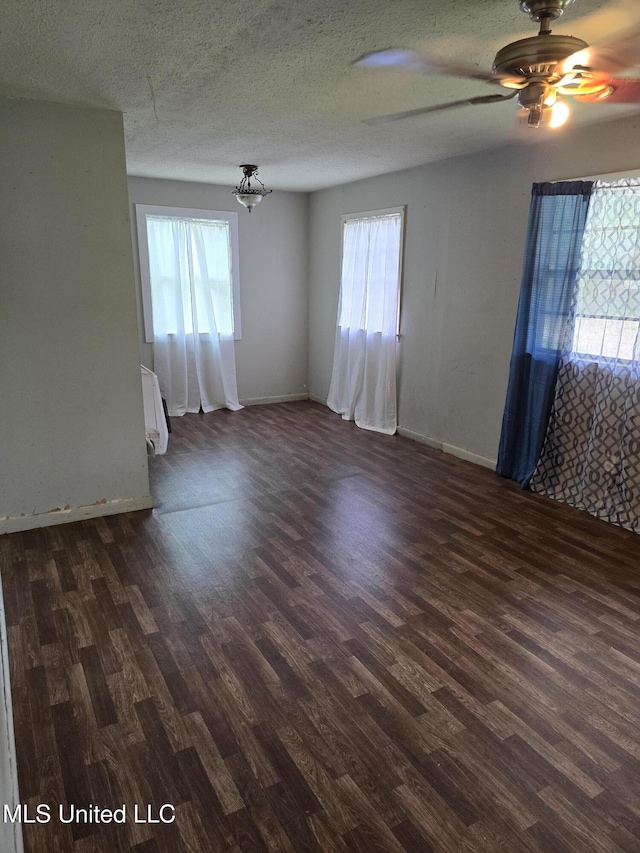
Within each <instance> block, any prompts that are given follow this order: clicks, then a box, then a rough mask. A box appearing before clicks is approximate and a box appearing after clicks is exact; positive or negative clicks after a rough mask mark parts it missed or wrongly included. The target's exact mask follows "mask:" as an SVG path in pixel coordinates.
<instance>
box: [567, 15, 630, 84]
mask: <svg viewBox="0 0 640 853" xmlns="http://www.w3.org/2000/svg"><path fill="white" fill-rule="evenodd" d="M638 66H640V21H636V22H635V23H634V24H633V25H632V26H631V27H628V28H627V29H625V30H622V31H621V32H618V33H616V34H614V35H613V36H612V37H611V38H610V39H608V40H607V41H606V42H602V43H600V44H593V45H591V46H590V47H586V48H584V50H579V51H577V53H572V54H571V56H568V57H567V58H566V59H564V60H563V61H562V62H561V63H560V69H561V71H562V73H564V74H568V73H569V72H570V71H572V70H573V69H574V68H576V67H582V68H588V69H590V70H591V71H595V72H596V73H598V72H606V73H608V74H616V73H618V72H619V71H624V70H625V69H626V68H637V67H638Z"/></svg>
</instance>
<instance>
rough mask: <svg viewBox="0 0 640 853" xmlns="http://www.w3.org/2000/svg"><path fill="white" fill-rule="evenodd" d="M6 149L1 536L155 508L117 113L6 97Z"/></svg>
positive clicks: (1, 160) (1, 169)
mask: <svg viewBox="0 0 640 853" xmlns="http://www.w3.org/2000/svg"><path fill="white" fill-rule="evenodd" d="M0 151H2V156H1V157H0V198H1V199H2V205H1V206H0V364H1V365H2V368H1V371H0V398H1V400H2V404H1V408H0V436H1V439H0V532H6V531H9V530H15V529H27V528H29V527H37V526H41V525H45V524H53V523H57V522H59V521H65V520H70V519H72V518H75V517H83V516H88V515H103V514H106V513H109V512H119V511H123V510H129V509H139V508H142V507H143V506H150V505H151V498H150V497H149V483H148V475H147V456H146V444H145V436H144V420H143V413H142V391H141V381H140V368H139V360H138V347H137V329H136V308H135V294H134V282H133V269H132V260H131V240H130V236H129V235H130V232H129V210H128V205H127V185H126V171H125V152H124V135H123V128H122V116H121V115H120V114H119V113H116V112H109V111H103V110H89V109H78V108H75V107H70V106H64V105H60V104H52V103H40V102H37V101H24V100H0ZM65 507H68V509H66V510H65ZM57 510H61V511H57Z"/></svg>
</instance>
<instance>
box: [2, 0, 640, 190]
mask: <svg viewBox="0 0 640 853" xmlns="http://www.w3.org/2000/svg"><path fill="white" fill-rule="evenodd" d="M636 5H637V0H575V4H574V5H572V6H571V7H569V9H568V10H567V12H566V13H565V15H564V16H563V18H562V19H561V20H560V21H559V22H557V26H556V27H555V28H554V31H556V32H564V33H570V34H573V35H577V36H580V37H582V38H584V39H585V40H587V41H590V42H591V41H595V40H597V38H598V37H599V36H600V37H601V36H602V34H603V33H604V34H607V33H611V32H614V31H616V30H617V29H618V28H619V25H620V24H624V23H625V20H626V17H627V12H628V11H629V9H630V8H631V7H632V6H636ZM536 31H537V30H536V27H535V25H534V24H532V23H531V22H530V21H529V19H528V17H527V16H526V15H524V14H523V13H522V12H520V10H519V9H518V3H517V0H444V2H443V0H437V2H436V0H321V2H318V0H251V1H249V0H230V2H224V3H223V2H221V0H137V2H136V0H107V2H105V0H83V2H82V3H79V2H73V0H4V2H3V3H2V20H1V23H0V93H1V94H5V95H9V96H13V97H27V98H36V99H40V100H50V101H60V102H66V103H73V104H84V105H91V106H101V107H108V108H112V109H117V110H120V111H122V112H123V113H124V116H125V128H126V141H127V164H128V171H129V173H130V174H134V175H142V176H148V177H161V178H172V179H176V180H188V181H204V182H208V183H217V184H234V183H237V181H238V179H239V177H240V172H239V170H238V168H237V165H238V164H239V163H245V162H249V163H258V164H259V165H260V174H261V177H262V179H263V180H264V181H265V183H266V184H267V185H268V186H269V187H273V188H276V189H289V190H313V189H318V188H321V187H326V186H331V185H335V184H339V183H343V182H346V181H351V180H357V179H359V178H365V177H369V176H371V175H378V174H382V173H384V172H391V171H394V170H396V169H402V168H406V167H409V166H415V165H419V164H421V163H426V162H430V161H433V160H439V159H442V158H444V157H451V156H453V155H455V154H461V153H466V152H470V151H475V150H480V149H483V148H485V149H486V148H490V147H494V146H496V145H500V144H502V143H504V142H511V141H513V140H514V139H515V138H516V137H518V136H522V135H523V131H525V132H526V134H534V135H538V134H540V133H544V131H530V130H529V129H525V128H519V127H518V126H517V122H516V121H515V109H516V108H515V106H514V103H513V102H509V103H507V104H496V105H487V106H482V107H478V106H476V107H470V106H469V107H464V108H461V109H459V110H451V111H448V112H446V113H438V114H433V115H430V116H422V117H420V118H413V119H408V120H405V121H402V122H397V123H394V124H391V125H386V126H380V127H369V126H367V125H364V124H362V123H361V122H362V119H364V118H368V117H372V116H376V115H381V114H386V113H392V112H397V111H400V110H407V109H413V108H416V107H423V106H426V105H429V104H438V103H442V102H446V101H449V100H456V99H459V98H464V97H467V96H472V95H482V94H487V93H491V92H494V91H495V89H494V88H493V87H489V86H487V85H486V84H484V83H482V82H478V81H475V80H459V79H456V78H449V77H432V76H429V77H427V76H414V75H412V74H411V73H409V72H405V71H393V72H377V71H367V70H365V69H358V68H353V67H351V62H352V61H353V60H354V59H355V58H356V57H358V56H359V55H361V54H362V53H365V52H368V51H372V50H377V49H380V48H384V47H388V46H394V47H395V46H402V47H428V48H429V49H430V50H431V51H433V52H435V53H437V54H439V55H442V56H444V57H447V58H450V59H454V58H455V59H462V60H464V61H466V62H470V63H472V64H474V65H477V66H479V67H481V68H490V67H491V63H492V60H493V56H494V55H495V53H496V51H497V50H498V49H499V48H500V47H502V46H503V45H504V44H506V43H507V42H508V41H511V40H513V39H514V38H520V37H525V36H529V35H535V33H536ZM633 110H634V107H628V106H627V107H621V106H615V107H614V106H611V105H610V106H607V105H589V106H586V105H581V108H578V107H577V108H576V110H575V113H574V116H573V120H574V122H578V123H581V124H582V123H586V122H589V121H603V120H607V119H608V118H610V117H614V116H617V115H619V114H620V113H621V112H623V113H625V112H630V111H633ZM547 132H548V131H547Z"/></svg>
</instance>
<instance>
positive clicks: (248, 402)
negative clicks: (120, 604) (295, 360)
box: [239, 391, 309, 406]
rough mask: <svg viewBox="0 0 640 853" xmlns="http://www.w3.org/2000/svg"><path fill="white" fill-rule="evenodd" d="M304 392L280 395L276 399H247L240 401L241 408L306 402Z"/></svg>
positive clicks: (307, 396)
mask: <svg viewBox="0 0 640 853" xmlns="http://www.w3.org/2000/svg"><path fill="white" fill-rule="evenodd" d="M308 399H309V395H308V394H307V393H306V391H305V392H304V393H302V394H282V395H280V396H278V397H248V398H245V399H243V400H240V401H239V402H240V404H241V405H242V406H262V405H265V404H266V405H268V404H269V403H292V402H293V401H294V400H308Z"/></svg>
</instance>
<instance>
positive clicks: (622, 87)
mask: <svg viewBox="0 0 640 853" xmlns="http://www.w3.org/2000/svg"><path fill="white" fill-rule="evenodd" d="M609 82H610V85H611V86H612V87H613V92H611V94H609V95H607V94H605V95H604V96H603V94H602V93H598V92H595V93H594V94H592V95H576V101H581V102H583V103H591V104H594V103H602V104H608V103H612V104H640V78H638V77H611V79H610V81H609Z"/></svg>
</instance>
